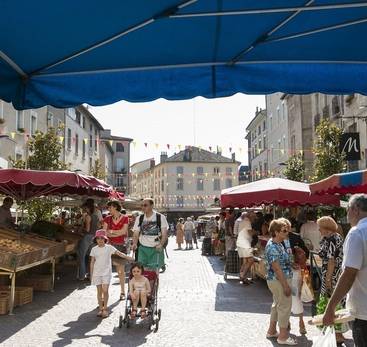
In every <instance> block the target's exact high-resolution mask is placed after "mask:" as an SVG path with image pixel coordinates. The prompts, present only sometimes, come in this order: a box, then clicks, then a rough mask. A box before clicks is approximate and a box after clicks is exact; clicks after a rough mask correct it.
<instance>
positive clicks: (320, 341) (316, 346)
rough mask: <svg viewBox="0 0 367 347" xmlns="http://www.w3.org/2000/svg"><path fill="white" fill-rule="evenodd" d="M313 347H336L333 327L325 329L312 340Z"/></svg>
mask: <svg viewBox="0 0 367 347" xmlns="http://www.w3.org/2000/svg"><path fill="white" fill-rule="evenodd" d="M312 346H313V347H337V344H336V338H335V329H334V327H333V326H330V327H325V328H324V329H323V330H322V332H321V335H320V336H315V337H314V338H313V344H312Z"/></svg>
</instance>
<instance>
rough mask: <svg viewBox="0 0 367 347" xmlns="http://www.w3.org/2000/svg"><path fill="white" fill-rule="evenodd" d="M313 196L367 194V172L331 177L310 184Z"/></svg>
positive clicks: (346, 173)
mask: <svg viewBox="0 0 367 347" xmlns="http://www.w3.org/2000/svg"><path fill="white" fill-rule="evenodd" d="M310 190H311V193H312V194H320V195H322V194H340V195H344V194H355V193H367V170H360V171H352V172H345V173H340V174H334V175H331V176H329V177H327V178H325V179H323V180H321V181H318V182H315V183H312V184H310Z"/></svg>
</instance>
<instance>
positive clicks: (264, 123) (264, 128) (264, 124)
mask: <svg viewBox="0 0 367 347" xmlns="http://www.w3.org/2000/svg"><path fill="white" fill-rule="evenodd" d="M265 130H266V120H264V121H263V131H265Z"/></svg>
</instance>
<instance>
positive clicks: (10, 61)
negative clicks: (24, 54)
mask: <svg viewBox="0 0 367 347" xmlns="http://www.w3.org/2000/svg"><path fill="white" fill-rule="evenodd" d="M0 58H1V59H2V60H4V61H5V62H6V63H7V64H8V65H10V66H11V68H12V69H13V70H14V71H16V72H17V73H18V74H19V75H20V76H22V77H24V78H26V77H27V74H26V73H25V72H24V71H23V70H22V69H21V68H20V66H19V65H18V64H16V63H15V61H14V60H13V59H11V58H10V57H9V56H8V55H6V54H5V53H4V52H3V51H0Z"/></svg>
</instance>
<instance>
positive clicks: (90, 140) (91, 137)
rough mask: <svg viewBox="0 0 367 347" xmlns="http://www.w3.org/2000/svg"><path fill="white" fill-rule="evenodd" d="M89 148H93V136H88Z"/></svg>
mask: <svg viewBox="0 0 367 347" xmlns="http://www.w3.org/2000/svg"><path fill="white" fill-rule="evenodd" d="M89 148H93V135H89Z"/></svg>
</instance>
